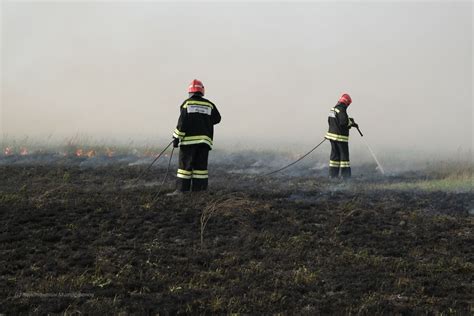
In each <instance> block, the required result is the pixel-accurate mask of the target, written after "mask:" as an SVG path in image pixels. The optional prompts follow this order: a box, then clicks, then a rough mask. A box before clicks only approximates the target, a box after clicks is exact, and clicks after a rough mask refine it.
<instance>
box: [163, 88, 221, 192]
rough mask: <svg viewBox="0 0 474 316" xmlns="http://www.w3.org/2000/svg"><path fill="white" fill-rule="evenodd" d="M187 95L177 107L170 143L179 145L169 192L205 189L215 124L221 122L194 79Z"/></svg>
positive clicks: (212, 104) (215, 108)
mask: <svg viewBox="0 0 474 316" xmlns="http://www.w3.org/2000/svg"><path fill="white" fill-rule="evenodd" d="M188 93H189V98H188V99H186V100H185V101H184V102H183V103H182V104H181V106H180V111H181V113H180V116H179V119H178V124H177V126H176V129H175V130H174V133H173V146H174V147H175V148H177V147H180V151H179V167H178V174H177V177H178V188H177V190H176V191H175V192H173V193H171V194H170V195H177V194H182V193H185V192H189V191H205V190H207V186H208V170H207V160H208V156H209V150H211V149H212V141H213V136H214V125H215V124H218V123H219V122H220V121H221V115H220V113H219V111H218V110H217V107H216V105H215V104H214V103H212V102H211V101H209V100H207V99H205V98H204V97H203V96H204V85H203V84H202V82H201V81H199V80H197V79H194V80H193V81H192V82H191V84H190V85H189V88H188Z"/></svg>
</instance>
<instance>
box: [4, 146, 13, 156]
mask: <svg viewBox="0 0 474 316" xmlns="http://www.w3.org/2000/svg"><path fill="white" fill-rule="evenodd" d="M3 153H4V154H5V156H10V155H13V149H12V148H11V147H6V148H5V150H4V151H3Z"/></svg>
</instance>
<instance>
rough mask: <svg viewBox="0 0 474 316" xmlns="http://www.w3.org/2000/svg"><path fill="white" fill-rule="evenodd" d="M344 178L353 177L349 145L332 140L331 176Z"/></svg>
mask: <svg viewBox="0 0 474 316" xmlns="http://www.w3.org/2000/svg"><path fill="white" fill-rule="evenodd" d="M339 171H340V172H341V176H342V177H343V178H350V177H351V164H350V161H349V143H348V142H336V141H333V140H331V158H330V160H329V176H330V177H331V178H335V177H339Z"/></svg>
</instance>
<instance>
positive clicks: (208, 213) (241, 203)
mask: <svg viewBox="0 0 474 316" xmlns="http://www.w3.org/2000/svg"><path fill="white" fill-rule="evenodd" d="M255 211H256V203H255V202H252V201H251V200H250V199H249V198H248V197H245V195H243V194H240V193H229V194H226V195H223V196H221V197H218V198H216V199H214V200H212V201H210V202H209V203H208V204H207V206H206V207H205V208H204V210H203V211H202V214H201V220H200V224H201V225H200V226H201V227H200V228H201V246H202V245H203V244H204V231H205V230H206V226H207V223H208V222H209V220H210V219H211V218H212V217H215V216H217V215H221V216H232V217H233V218H235V219H236V220H237V221H238V222H239V223H240V224H242V225H244V226H248V224H247V221H246V218H247V216H248V214H249V213H254V212H255Z"/></svg>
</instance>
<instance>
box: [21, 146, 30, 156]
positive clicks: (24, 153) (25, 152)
mask: <svg viewBox="0 0 474 316" xmlns="http://www.w3.org/2000/svg"><path fill="white" fill-rule="evenodd" d="M26 155H28V149H27V148H26V147H23V148H21V149H20V156H26Z"/></svg>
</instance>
